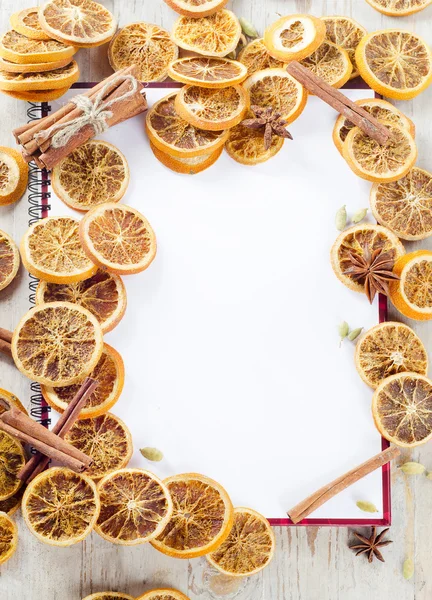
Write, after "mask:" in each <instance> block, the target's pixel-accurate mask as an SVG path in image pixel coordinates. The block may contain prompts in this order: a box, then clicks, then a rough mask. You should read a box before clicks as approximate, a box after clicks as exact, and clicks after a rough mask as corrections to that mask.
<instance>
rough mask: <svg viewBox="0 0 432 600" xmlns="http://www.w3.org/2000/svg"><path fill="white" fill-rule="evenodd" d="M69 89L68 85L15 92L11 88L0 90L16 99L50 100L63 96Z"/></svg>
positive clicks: (30, 100) (26, 100) (29, 100)
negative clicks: (53, 88) (52, 88)
mask: <svg viewBox="0 0 432 600" xmlns="http://www.w3.org/2000/svg"><path fill="white" fill-rule="evenodd" d="M69 89H70V87H64V88H58V89H56V90H33V91H31V92H25V91H20V92H16V91H12V90H0V92H2V93H3V94H6V96H10V97H11V98H16V99H17V100H24V101H25V102H51V100H58V99H59V98H61V97H62V96H64V95H65V94H66V92H67V91H68V90H69Z"/></svg>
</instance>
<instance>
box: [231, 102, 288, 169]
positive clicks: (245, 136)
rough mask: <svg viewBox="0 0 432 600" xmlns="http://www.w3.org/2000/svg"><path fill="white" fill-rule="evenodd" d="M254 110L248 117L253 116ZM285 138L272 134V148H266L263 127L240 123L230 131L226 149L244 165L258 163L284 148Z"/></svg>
mask: <svg viewBox="0 0 432 600" xmlns="http://www.w3.org/2000/svg"><path fill="white" fill-rule="evenodd" d="M253 116H254V115H253V113H252V112H250V113H248V114H247V115H246V117H250V118H252V117H253ZM283 144H284V139H283V138H282V137H279V136H276V135H274V136H272V139H271V145H270V148H266V146H265V140H264V130H263V129H252V128H250V127H245V126H244V125H242V123H240V124H239V125H237V126H236V127H233V128H232V129H231V130H230V132H229V138H228V140H227V142H226V144H225V150H226V151H227V152H228V154H229V155H230V156H231V158H233V159H234V160H235V161H237V162H238V163H240V164H242V165H257V164H259V163H263V162H266V161H267V160H269V159H270V158H272V157H273V156H276V154H277V153H278V152H279V151H280V150H281V149H282V146H283Z"/></svg>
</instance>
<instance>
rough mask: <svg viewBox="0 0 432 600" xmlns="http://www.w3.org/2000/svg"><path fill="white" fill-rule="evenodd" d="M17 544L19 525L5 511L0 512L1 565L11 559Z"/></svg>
mask: <svg viewBox="0 0 432 600" xmlns="http://www.w3.org/2000/svg"><path fill="white" fill-rule="evenodd" d="M17 545H18V528H17V526H16V525H15V523H14V522H13V521H12V519H11V518H10V517H9V516H8V515H7V514H6V513H5V512H0V565H1V564H3V563H5V562H6V561H7V560H9V559H10V557H11V556H12V554H13V553H14V552H15V550H16V549H17Z"/></svg>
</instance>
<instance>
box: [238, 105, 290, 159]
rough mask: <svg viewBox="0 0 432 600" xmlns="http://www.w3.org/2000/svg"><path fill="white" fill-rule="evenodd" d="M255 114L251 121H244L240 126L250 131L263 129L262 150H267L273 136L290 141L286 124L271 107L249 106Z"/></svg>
mask: <svg viewBox="0 0 432 600" xmlns="http://www.w3.org/2000/svg"><path fill="white" fill-rule="evenodd" d="M251 110H252V112H253V113H254V114H255V117H254V118H253V119H245V120H244V121H242V125H244V126H245V127H250V128H251V129H264V148H265V149H266V150H268V149H269V148H270V146H271V143H272V137H273V135H277V136H279V137H283V138H288V139H290V140H292V139H293V138H292V135H291V134H290V132H289V131H287V129H286V125H288V122H287V121H286V120H285V119H282V115H281V114H280V113H278V112H276V111H275V110H274V108H272V107H267V108H261V107H260V106H251Z"/></svg>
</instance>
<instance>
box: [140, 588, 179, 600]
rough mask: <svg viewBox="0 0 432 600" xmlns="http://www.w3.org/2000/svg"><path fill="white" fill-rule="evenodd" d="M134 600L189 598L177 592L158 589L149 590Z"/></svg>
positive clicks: (176, 599)
mask: <svg viewBox="0 0 432 600" xmlns="http://www.w3.org/2000/svg"><path fill="white" fill-rule="evenodd" d="M136 600H189V598H188V597H187V596H185V595H184V594H182V592H179V591H178V590H172V589H169V588H160V589H157V590H150V591H149V592H146V593H145V594H143V595H142V596H139V597H138V598H137V599H136Z"/></svg>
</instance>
